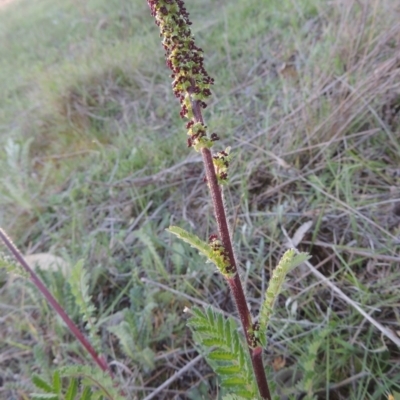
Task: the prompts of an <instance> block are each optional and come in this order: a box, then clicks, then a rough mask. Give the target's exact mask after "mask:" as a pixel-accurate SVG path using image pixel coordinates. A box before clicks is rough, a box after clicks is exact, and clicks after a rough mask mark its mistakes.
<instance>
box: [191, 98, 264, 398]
mask: <svg viewBox="0 0 400 400" xmlns="http://www.w3.org/2000/svg"><path fill="white" fill-rule="evenodd" d="M192 105H193V114H194V115H195V118H196V119H197V118H199V120H198V121H199V122H202V123H204V122H203V118H202V114H201V110H200V108H199V107H198V104H197V102H193V103H192ZM201 154H202V156H203V162H204V166H205V170H206V177H207V182H208V185H209V188H210V193H211V198H212V202H213V206H214V214H215V219H216V221H217V226H218V233H219V236H220V238H221V242H222V244H223V246H224V248H225V249H226V251H227V252H228V254H229V259H230V264H231V266H232V267H233V269H234V271H233V272H234V273H235V276H234V277H233V278H232V279H227V281H228V284H229V287H230V289H231V292H232V295H233V298H234V299H235V304H236V308H237V310H238V313H239V318H240V321H241V323H242V326H243V330H244V333H245V337H246V342H247V345H248V349H249V353H250V357H251V362H252V365H253V369H254V375H255V377H256V381H257V385H258V390H259V392H260V396H261V397H262V398H263V399H267V400H271V394H270V391H269V387H268V382H267V378H266V375H265V370H264V365H263V361H262V348H261V347H260V346H257V347H255V348H253V340H252V338H251V336H250V334H249V332H250V331H251V330H252V318H251V314H250V311H249V308H248V307H247V301H246V297H245V295H244V291H243V286H242V282H241V280H240V276H239V273H238V269H237V264H236V259H235V255H234V252H233V246H232V240H231V235H230V233H229V227H228V222H227V218H226V213H225V207H224V202H223V199H222V191H221V188H220V186H219V184H218V180H217V176H216V173H215V168H214V164H213V161H212V155H211V151H210V150H209V149H207V148H203V149H202V150H201Z"/></svg>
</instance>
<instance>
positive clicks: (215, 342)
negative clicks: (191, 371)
mask: <svg viewBox="0 0 400 400" xmlns="http://www.w3.org/2000/svg"><path fill="white" fill-rule="evenodd" d="M202 344H203V345H204V346H207V347H212V346H222V345H223V344H224V341H223V340H222V339H219V338H208V339H203V340H202Z"/></svg>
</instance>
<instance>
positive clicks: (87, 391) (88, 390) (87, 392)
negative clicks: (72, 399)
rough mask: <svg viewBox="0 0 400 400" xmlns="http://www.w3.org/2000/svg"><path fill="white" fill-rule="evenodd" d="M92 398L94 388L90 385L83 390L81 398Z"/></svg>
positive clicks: (89, 399)
mask: <svg viewBox="0 0 400 400" xmlns="http://www.w3.org/2000/svg"><path fill="white" fill-rule="evenodd" d="M91 399H92V389H91V388H90V387H87V386H86V387H85V389H83V392H82V396H81V398H80V400H91Z"/></svg>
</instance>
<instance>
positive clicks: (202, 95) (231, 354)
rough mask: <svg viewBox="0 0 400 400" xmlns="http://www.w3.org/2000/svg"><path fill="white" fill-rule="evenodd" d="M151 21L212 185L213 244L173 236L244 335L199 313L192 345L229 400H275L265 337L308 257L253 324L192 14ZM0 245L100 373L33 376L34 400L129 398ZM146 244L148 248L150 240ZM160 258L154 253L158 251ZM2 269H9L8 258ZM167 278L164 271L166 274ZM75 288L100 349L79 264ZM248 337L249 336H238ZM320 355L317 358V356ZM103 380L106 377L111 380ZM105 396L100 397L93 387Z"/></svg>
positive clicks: (224, 155)
mask: <svg viewBox="0 0 400 400" xmlns="http://www.w3.org/2000/svg"><path fill="white" fill-rule="evenodd" d="M147 2H148V5H149V6H150V9H151V14H152V16H153V17H154V18H155V22H156V24H157V25H158V26H159V28H160V36H161V37H162V45H163V47H164V50H165V56H166V63H167V66H168V67H169V68H170V69H171V70H172V76H171V77H172V79H173V83H172V87H173V92H174V94H175V96H176V97H177V98H178V99H179V102H180V104H181V110H180V116H181V117H182V118H183V119H186V120H187V121H188V122H187V124H186V128H187V134H188V137H187V144H188V147H191V148H194V150H195V151H197V152H199V153H200V154H201V156H202V159H203V162H204V167H205V173H206V179H205V182H206V184H207V185H208V188H209V192H210V195H211V199H212V203H213V207H214V216H215V222H216V227H217V233H215V234H212V235H210V236H209V238H208V240H207V241H204V240H202V239H200V238H199V237H197V236H196V235H195V234H192V233H189V232H187V231H185V230H184V229H182V228H179V227H176V226H171V227H170V228H169V229H168V231H169V232H171V233H172V234H174V235H176V236H177V237H179V238H180V239H181V240H183V241H185V242H187V243H189V245H190V246H192V247H194V248H196V249H197V250H198V251H199V252H200V254H202V255H204V256H205V257H206V258H207V261H208V262H211V263H213V264H215V266H216V268H217V270H218V271H219V272H220V273H221V275H222V276H223V278H224V279H225V281H226V282H227V284H228V286H229V288H230V290H231V293H232V297H233V299H234V302H235V305H236V309H237V312H238V314H239V319H240V322H241V328H239V326H238V325H237V323H236V321H235V319H233V318H232V317H230V318H225V317H224V316H223V314H222V313H219V312H217V311H215V310H213V309H212V308H205V309H200V308H198V307H193V308H192V309H191V310H190V313H191V315H192V316H191V318H190V320H189V326H190V328H191V330H192V332H193V335H194V338H195V340H196V342H197V343H198V344H199V346H200V347H201V348H202V349H203V351H204V352H205V356H206V358H207V360H208V362H209V364H210V366H211V367H212V368H213V369H214V371H215V372H216V374H217V375H218V376H219V377H220V383H221V386H222V387H223V388H224V393H225V399H226V400H228V399H268V400H270V399H272V398H274V397H275V396H273V394H271V390H270V385H269V383H268V380H267V376H266V371H265V366H264V363H263V349H264V348H265V347H266V344H267V335H266V330H267V326H268V323H269V320H270V318H271V314H272V312H273V306H274V302H275V300H276V298H277V296H278V294H279V292H280V290H281V287H282V283H283V282H284V279H285V276H286V274H287V273H288V272H289V271H290V270H291V269H292V268H294V267H295V266H297V265H299V264H301V263H302V262H304V261H305V260H306V259H307V258H308V255H307V254H305V253H296V251H295V250H294V249H290V250H288V251H286V253H285V254H284V255H283V257H282V259H281V261H280V262H279V264H278V266H277V267H276V269H275V270H274V272H273V275H272V277H271V279H270V283H269V287H268V289H267V291H266V293H265V300H264V303H263V305H262V307H261V309H260V313H259V316H258V317H257V318H254V317H253V316H252V315H251V313H250V310H249V307H248V303H247V299H246V296H245V291H244V289H243V285H242V281H241V278H240V273H239V269H238V264H237V261H236V257H235V254H234V246H233V243H232V232H231V230H230V227H229V225H228V221H227V214H226V210H225V205H224V199H223V186H224V185H227V184H228V181H229V166H230V163H231V160H232V156H233V155H232V153H231V152H230V148H229V147H228V148H226V149H225V150H221V151H218V152H216V153H213V152H212V149H213V148H214V146H215V143H216V142H217V141H218V140H219V135H218V134H217V133H210V132H209V130H208V128H207V125H206V123H205V120H204V117H203V112H202V110H203V109H204V108H206V106H207V103H206V102H207V100H208V99H209V97H210V96H211V89H210V88H211V85H212V84H213V83H214V80H213V79H212V78H211V77H210V76H209V75H208V73H207V72H206V69H205V67H204V63H203V50H202V49H201V48H199V47H198V46H196V44H195V41H194V37H193V35H192V33H191V30H190V25H191V22H190V20H189V14H188V12H187V10H186V8H185V6H184V3H183V1H182V0H147ZM0 238H1V239H2V241H3V242H4V244H5V245H6V247H7V248H8V250H9V252H11V254H12V255H13V256H14V257H15V259H16V260H17V261H18V263H19V264H20V265H22V267H23V268H24V270H25V272H26V273H27V274H28V276H29V277H30V279H31V280H32V281H33V283H34V284H35V286H36V287H37V288H38V289H39V290H40V292H41V293H42V294H43V295H44V296H45V298H46V300H47V301H48V303H49V304H50V305H51V306H52V307H53V308H54V309H55V311H56V312H57V313H58V314H59V315H60V317H61V318H62V319H63V321H64V322H65V324H66V325H67V326H68V328H69V330H70V331H71V333H72V334H73V335H74V337H75V338H76V339H77V340H78V341H79V342H80V343H81V344H82V345H83V347H84V348H85V349H86V350H87V351H88V352H89V354H90V355H91V357H92V358H93V360H94V362H95V363H96V364H97V365H98V367H99V368H100V369H101V370H102V374H103V375H102V376H100V375H99V374H97V375H96V374H94V373H93V372H92V370H91V369H90V368H86V367H84V366H82V367H79V368H64V369H60V370H58V371H56V372H54V373H53V376H52V378H51V380H52V382H48V381H46V380H45V379H43V378H42V377H38V376H34V378H33V383H34V384H35V385H36V386H37V387H38V388H40V389H42V390H43V391H44V392H45V394H43V395H40V394H34V395H32V397H33V398H37V399H39V398H57V399H58V398H65V399H72V398H75V396H76V395H77V393H78V381H77V379H76V378H77V377H80V378H82V381H81V382H82V387H81V388H80V391H81V392H80V393H81V394H80V396H81V397H80V398H81V399H89V398H101V397H102V396H103V397H106V398H112V399H116V398H118V397H120V396H121V397H126V394H125V393H124V392H123V391H121V390H116V387H118V383H117V382H114V381H113V380H112V379H113V378H114V377H113V374H112V372H111V370H110V367H109V364H108V363H107V362H106V360H105V358H104V357H103V356H101V355H99V353H98V352H97V351H96V350H95V347H98V346H94V345H92V344H91V343H90V341H89V340H88V339H87V338H86V336H85V335H83V334H82V333H81V331H80V330H79V329H78V328H77V326H76V325H75V324H74V323H73V322H72V320H71V318H70V317H69V316H68V315H67V313H66V312H65V310H64V309H63V307H61V306H60V304H59V303H58V302H57V301H56V300H55V298H54V297H53V296H52V294H51V293H50V292H49V290H48V289H47V287H46V286H45V285H44V284H43V283H42V281H41V280H40V279H39V277H38V275H37V274H36V273H35V271H34V270H33V269H32V268H30V267H29V265H28V264H27V263H26V261H25V260H24V258H23V257H22V255H21V253H20V252H19V251H18V249H17V248H16V247H15V246H14V245H13V244H12V242H11V240H10V239H9V238H8V237H7V235H6V234H5V233H4V232H3V231H0ZM141 240H142V241H143V242H144V243H146V240H145V238H144V236H143V235H142V236H141ZM154 251H155V250H154ZM3 264H4V265H9V264H10V263H9V260H8V259H7V257H6V256H4V257H3ZM160 269H161V270H162V272H163V274H164V275H165V274H166V271H165V270H164V269H163V268H162V266H160ZM72 281H73V282H78V281H79V282H80V283H81V286H80V287H78V286H72V290H71V293H72V295H73V296H74V298H75V301H76V304H77V306H78V308H79V310H80V315H81V317H82V320H83V322H84V323H85V324H86V326H87V328H88V331H89V336H90V338H91V340H92V342H93V343H96V341H97V340H96V321H95V319H94V318H93V311H94V308H93V305H92V304H91V303H92V302H91V298H90V295H89V294H88V291H87V288H88V276H87V273H86V272H85V270H84V268H83V264H82V263H78V264H77V265H76V267H75V268H74V269H73V272H72ZM135 324H136V323H135V321H133V322H132V324H131V328H130V325H129V323H128V322H127V323H126V325H125V326H124V327H122V326H119V327H118V328H115V329H114V333H115V334H116V336H117V337H118V338H119V339H120V341H121V343H122V345H123V346H124V347H125V348H126V353H128V354H129V353H132V354H131V357H132V358H133V357H134V353H135V352H136V350H137V349H136V348H135V346H134V344H132V343H131V340H130V339H128V336H129V330H130V329H133V327H134V326H135ZM240 330H242V332H243V334H242V333H240ZM314 353H315V354H314ZM311 356H313V359H312V360H310V361H309V363H308V364H309V365H311V367H310V368H308V370H306V372H307V373H304V378H305V380H304V382H305V384H304V386H303V387H304V390H305V391H306V395H307V396H308V397H307V398H312V396H313V392H312V382H311V381H312V380H310V376H309V373H310V371H311V372H312V371H313V365H314V362H315V358H316V351H315V352H313V353H312V354H311ZM104 373H105V374H106V375H108V378H107V379H106V378H105V376H104ZM65 377H67V378H69V385H68V386H67V387H66V389H65V390H63V389H62V385H61V383H60V382H61V378H65ZM93 385H94V386H96V387H97V388H99V389H98V390H97V391H93V390H92V389H91V387H92V386H93Z"/></svg>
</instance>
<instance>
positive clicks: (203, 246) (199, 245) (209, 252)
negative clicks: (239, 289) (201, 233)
mask: <svg viewBox="0 0 400 400" xmlns="http://www.w3.org/2000/svg"><path fill="white" fill-rule="evenodd" d="M167 231H168V232H171V233H173V234H174V235H176V236H177V237H178V238H179V239H181V240H183V241H184V242H186V243H189V244H190V245H191V246H192V247H194V248H195V249H197V250H198V251H199V253H200V254H202V255H203V256H206V257H207V259H208V261H209V262H212V263H213V264H215V266H216V267H217V268H218V270H219V271H220V272H221V273H222V274H223V275H224V276H226V277H229V278H231V277H232V274H231V273H230V272H227V268H228V267H229V263H227V260H226V258H225V257H224V256H223V255H222V253H221V252H220V251H214V250H213V249H212V247H211V246H210V245H209V244H208V243H206V242H204V241H203V240H201V239H200V238H199V237H197V236H196V235H193V234H192V233H189V232H187V231H185V230H184V229H182V228H179V227H177V226H170V227H169V228H168V229H167ZM221 246H222V245H221Z"/></svg>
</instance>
